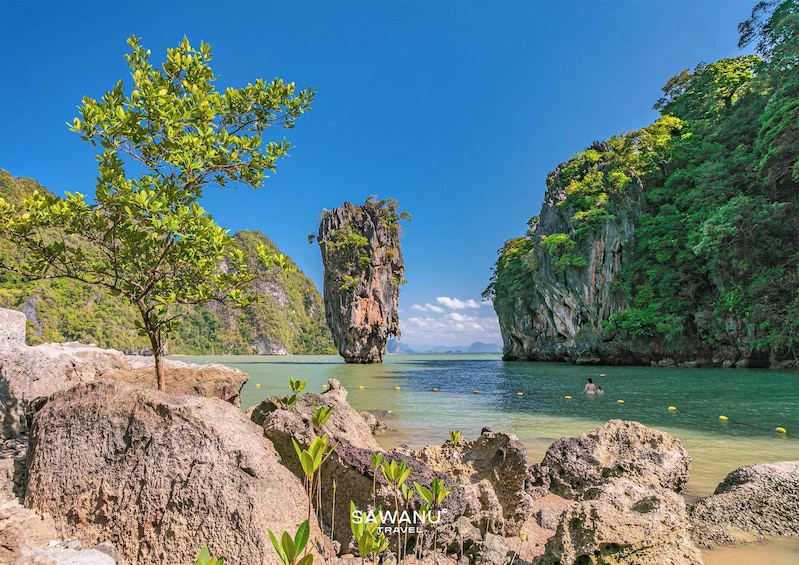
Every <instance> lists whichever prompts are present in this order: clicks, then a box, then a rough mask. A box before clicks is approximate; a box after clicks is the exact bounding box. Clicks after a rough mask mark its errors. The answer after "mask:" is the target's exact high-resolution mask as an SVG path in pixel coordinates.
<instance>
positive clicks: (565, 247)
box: [541, 233, 588, 272]
mask: <svg viewBox="0 0 799 565" xmlns="http://www.w3.org/2000/svg"><path fill="white" fill-rule="evenodd" d="M541 245H542V246H543V247H544V248H545V249H546V250H547V251H548V252H549V254H550V255H551V256H552V265H553V267H554V268H555V271H556V272H563V271H565V270H566V269H568V268H569V267H587V266H588V261H586V260H585V259H584V258H583V257H581V256H579V255H577V254H575V253H571V250H572V249H574V246H575V245H576V242H575V241H574V240H573V239H571V238H570V237H569V236H568V235H566V234H565V233H553V234H551V235H548V236H546V237H544V238H542V239H541Z"/></svg>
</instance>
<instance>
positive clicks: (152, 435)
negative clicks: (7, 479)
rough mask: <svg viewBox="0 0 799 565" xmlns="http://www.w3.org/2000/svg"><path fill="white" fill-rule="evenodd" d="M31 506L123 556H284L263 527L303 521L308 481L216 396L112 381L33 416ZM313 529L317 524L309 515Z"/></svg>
mask: <svg viewBox="0 0 799 565" xmlns="http://www.w3.org/2000/svg"><path fill="white" fill-rule="evenodd" d="M30 434H31V435H30V447H29V453H28V457H29V463H30V468H29V481H28V488H27V492H26V494H25V505H26V506H27V507H29V508H32V509H34V510H36V511H38V512H40V513H48V514H49V515H50V516H52V517H53V519H54V520H55V524H56V528H57V530H58V531H59V533H61V535H68V536H71V537H74V538H77V539H79V540H80V541H81V542H83V543H84V544H89V545H91V544H95V543H98V542H100V541H106V540H107V541H110V542H111V543H113V544H114V546H115V547H116V548H117V549H118V550H119V551H120V552H121V553H122V555H123V556H124V558H125V560H126V562H127V563H129V564H130V565H135V564H162V563H194V561H195V559H196V556H197V552H198V551H199V549H200V548H201V547H202V546H203V545H207V546H208V548H209V550H210V551H211V553H212V554H213V555H223V556H224V557H225V561H226V562H230V563H263V564H275V563H280V559H279V557H278V555H277V553H276V552H275V551H274V549H273V548H272V544H271V542H270V540H269V536H268V532H267V529H271V530H273V531H276V532H278V535H279V533H280V532H281V531H283V530H285V531H290V532H292V533H293V532H295V531H296V530H297V527H298V526H299V525H300V524H301V523H302V521H303V520H305V519H306V518H307V514H306V509H307V499H306V495H305V492H304V489H303V486H302V483H301V482H300V481H299V480H298V479H297V478H296V477H295V476H294V475H292V474H291V472H290V471H289V470H288V469H286V468H285V467H284V466H283V465H281V463H280V457H279V455H278V453H277V451H275V448H274V447H273V446H272V444H271V442H269V440H267V439H265V438H264V437H262V434H261V431H260V429H259V428H258V427H257V426H256V425H255V424H253V423H252V422H250V421H249V420H248V419H247V417H246V416H245V415H244V413H243V412H242V411H241V410H239V409H238V408H236V407H234V406H231V405H230V404H229V403H227V402H223V401H222V400H219V399H212V398H201V397H198V396H170V395H168V394H165V393H162V392H159V391H156V390H151V389H146V388H142V387H138V386H134V385H130V384H126V383H114V382H110V381H100V382H90V383H84V384H79V385H77V386H74V387H72V388H71V389H69V390H65V391H61V392H58V393H56V394H54V395H53V396H51V397H50V398H49V399H48V400H47V402H46V403H45V404H44V406H43V407H41V408H40V409H39V410H38V412H36V413H35V415H34V416H33V424H32V426H31V432H30ZM311 530H312V531H311V538H312V539H317V538H319V526H318V524H317V522H316V519H315V517H314V516H311Z"/></svg>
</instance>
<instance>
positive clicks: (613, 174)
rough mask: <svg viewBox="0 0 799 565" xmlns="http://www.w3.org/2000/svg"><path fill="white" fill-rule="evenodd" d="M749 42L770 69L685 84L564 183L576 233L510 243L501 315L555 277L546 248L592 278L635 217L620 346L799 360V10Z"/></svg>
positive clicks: (746, 63)
mask: <svg viewBox="0 0 799 565" xmlns="http://www.w3.org/2000/svg"><path fill="white" fill-rule="evenodd" d="M739 31H740V32H741V46H744V45H747V44H750V43H752V42H754V43H755V44H756V49H757V52H758V54H759V55H743V56H739V57H735V58H731V59H723V60H721V61H717V62H715V63H711V64H707V65H706V64H704V63H700V64H699V65H697V67H696V68H695V69H693V70H692V71H691V70H685V71H683V72H681V73H679V74H677V75H676V76H674V77H672V78H671V79H669V80H668V81H667V82H666V84H665V86H664V87H663V93H664V96H663V98H661V99H660V100H659V101H658V102H657V103H656V104H655V108H656V109H657V110H659V111H660V112H661V117H660V118H659V119H658V120H657V121H656V122H655V123H653V124H652V125H650V126H648V127H646V128H643V129H641V130H637V131H633V132H629V133H626V134H622V135H619V136H614V137H612V138H611V139H609V140H606V141H604V142H601V143H594V144H593V145H592V146H591V147H589V148H588V149H586V150H584V151H582V152H580V153H578V154H576V155H575V156H574V157H572V158H571V159H570V160H569V161H568V162H566V163H564V164H563V165H561V166H560V167H558V169H556V170H555V171H553V172H552V173H550V175H549V177H548V178H547V190H548V194H547V203H548V205H552V206H556V207H558V208H561V209H564V210H567V211H568V216H569V217H570V218H571V220H570V222H569V230H568V232H565V233H554V234H549V235H547V236H546V237H544V238H542V239H541V240H540V241H535V227H536V225H537V222H538V220H537V218H533V220H531V230H530V231H528V233H527V234H526V236H524V237H521V238H515V239H511V240H509V241H507V242H506V243H505V245H504V247H503V248H502V249H501V250H500V256H499V259H498V260H497V263H496V265H495V269H494V277H493V279H492V281H491V283H490V285H489V287H488V289H487V290H486V293H487V295H488V296H491V297H493V299H494V301H495V304H496V305H497V311H498V312H500V311H505V312H507V311H511V310H512V309H513V308H514V307H515V306H514V305H515V304H516V303H517V301H519V300H524V298H525V296H526V295H529V294H530V292H531V289H532V288H534V287H535V285H536V284H537V282H538V280H539V279H540V277H541V276H542V273H541V271H540V269H541V266H540V265H538V264H537V261H536V253H535V248H536V246H543V248H545V250H546V252H547V253H548V254H549V256H550V257H551V264H552V270H553V271H555V275H557V276H561V277H565V276H566V274H567V273H568V272H569V271H570V270H580V269H585V268H586V266H587V265H586V262H585V259H584V254H581V252H580V251H581V250H583V249H586V248H587V247H590V246H591V245H592V243H593V241H594V240H595V239H596V236H597V232H598V230H600V229H601V228H602V226H603V225H605V224H606V223H608V222H613V221H614V218H615V216H616V214H617V208H618V207H619V206H620V205H623V206H624V207H625V208H626V213H628V215H630V216H631V217H633V219H634V225H635V233H634V238H633V240H632V247H631V248H626V249H625V250H624V256H623V258H624V262H623V266H622V270H621V273H620V276H619V278H618V279H616V280H614V281H613V283H612V284H613V285H614V289H615V290H616V291H617V292H620V293H624V295H625V296H626V303H627V304H629V307H628V308H626V309H624V311H622V312H620V313H616V314H615V315H613V316H612V317H611V318H610V319H608V320H604V324H605V328H606V330H607V331H608V332H609V333H608V335H613V336H614V339H616V340H618V341H624V340H643V341H648V342H650V343H658V344H661V345H665V347H666V348H679V347H684V346H686V345H687V344H693V345H694V346H696V345H697V344H698V345H701V346H703V347H705V346H706V347H709V348H711V349H712V348H713V347H714V345H715V344H716V343H718V342H719V341H722V340H727V342H728V343H731V342H735V343H738V344H739V345H740V346H741V347H744V348H748V349H749V350H750V351H752V352H757V353H759V354H761V355H765V356H768V355H772V356H775V357H776V358H781V359H790V358H796V357H797V356H799V291H797V289H799V1H797V0H788V1H784V2H781V3H778V2H761V3H759V4H758V5H757V6H756V7H755V9H754V10H753V12H752V18H751V19H750V20H748V21H747V22H744V23H742V24H741V26H739ZM636 199H640V200H641V201H640V202H633V201H634V200H636ZM631 208H635V209H636V212H635V213H634V214H630V213H629V210H630V209H631ZM538 257H539V258H540V255H539V256H538ZM564 280H565V279H564ZM661 349H662V348H661Z"/></svg>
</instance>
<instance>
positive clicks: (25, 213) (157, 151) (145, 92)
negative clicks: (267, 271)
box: [0, 36, 315, 390]
mask: <svg viewBox="0 0 799 565" xmlns="http://www.w3.org/2000/svg"><path fill="white" fill-rule="evenodd" d="M128 45H129V46H130V48H131V51H130V53H129V54H127V55H126V56H125V59H126V60H127V62H128V66H129V67H130V70H131V76H132V79H133V85H132V86H133V88H132V89H131V91H130V94H126V93H125V88H124V86H123V82H122V81H119V82H118V83H117V84H116V85H115V86H114V88H113V89H112V90H111V91H109V92H106V94H105V95H104V96H103V97H102V99H101V100H100V101H97V100H94V99H91V98H88V97H85V98H84V99H83V103H82V105H81V106H80V107H79V110H80V118H75V120H74V122H73V123H72V124H70V125H71V130H72V131H74V132H76V133H78V134H80V136H81V138H82V139H83V140H84V141H88V142H90V143H91V144H92V146H93V147H98V146H99V148H100V150H101V152H100V153H98V154H97V155H96V159H97V162H98V178H97V185H96V189H95V199H94V201H93V202H91V203H88V202H86V200H85V197H84V195H82V194H80V193H67V195H66V197H65V198H58V197H56V196H52V195H44V194H41V193H38V192H37V193H34V194H33V195H32V196H30V197H29V198H26V199H25V201H24V202H23V204H22V206H15V205H12V204H9V203H7V202H5V201H4V200H2V199H1V198H0V237H2V238H4V239H7V240H9V241H10V242H12V243H13V245H12V246H10V247H9V248H8V249H7V250H6V251H4V253H3V255H4V256H2V257H0V263H2V265H3V266H4V267H6V268H8V269H10V270H13V271H16V272H18V273H21V274H23V275H25V276H27V277H30V278H38V279H42V278H56V277H67V278H72V279H76V280H80V281H83V282H86V283H90V284H97V285H101V286H104V287H106V288H109V289H110V290H111V291H112V292H113V293H114V294H118V295H121V296H123V297H124V298H126V299H127V300H129V301H130V302H131V303H132V304H134V305H135V307H136V308H137V310H138V311H139V313H140V315H141V319H140V320H137V322H136V326H137V328H138V329H139V331H140V333H141V334H142V335H144V336H146V337H147V338H148V339H149V341H150V344H151V348H152V352H153V355H154V357H155V372H156V377H157V382H158V388H159V389H160V390H165V382H164V374H163V367H162V356H163V349H164V347H163V346H164V340H165V337H166V335H167V334H168V333H169V332H171V331H172V330H173V329H174V328H175V322H176V320H177V318H178V317H179V316H180V313H179V311H178V310H177V309H176V306H177V305H179V304H201V303H204V302H208V301H209V300H230V301H232V302H234V303H237V304H246V303H247V302H248V301H251V300H252V298H251V297H249V296H248V295H247V294H246V293H245V292H244V287H245V286H246V285H247V284H248V283H249V282H250V281H251V280H252V275H251V273H250V270H249V269H248V268H247V264H246V256H245V254H244V252H243V251H241V250H240V249H237V248H235V247H234V245H233V239H232V238H231V237H230V236H229V235H228V233H227V231H226V230H225V229H223V228H222V227H220V226H219V225H217V224H216V223H215V222H214V220H213V218H212V217H211V216H210V215H209V214H208V213H207V212H206V211H205V210H204V209H203V208H202V207H201V206H200V204H199V199H200V198H201V196H202V191H203V189H204V188H205V187H207V186H220V187H221V186H225V185H226V184H227V183H229V182H235V183H242V184H244V185H247V186H250V187H252V188H258V187H260V186H261V185H262V184H263V182H264V179H265V178H266V174H265V171H267V170H268V171H272V172H274V170H275V165H276V162H277V160H278V159H280V158H282V157H284V156H285V155H286V153H287V151H288V149H289V147H290V144H289V143H288V141H286V140H285V139H284V140H282V141H277V142H275V141H269V142H268V143H266V144H264V142H263V139H262V134H263V132H264V130H265V129H266V128H267V127H269V126H273V125H279V126H282V127H284V128H292V127H294V123H295V121H296V119H297V118H298V117H299V116H300V115H301V114H303V113H304V112H305V111H308V110H310V104H311V102H312V101H313V98H314V94H315V90H312V89H310V88H307V89H305V90H301V91H297V90H296V88H295V86H294V84H293V83H284V82H283V81H282V80H280V79H275V80H273V81H272V82H271V83H266V82H265V81H264V80H263V79H258V80H257V81H255V84H248V85H247V86H246V87H244V88H240V89H235V88H228V89H226V90H225V91H224V92H217V91H216V90H215V88H214V84H213V83H214V80H215V78H216V77H215V76H214V74H213V72H212V71H211V68H210V67H209V65H208V63H209V61H210V60H211V57H212V55H211V47H210V45H208V44H205V43H201V45H200V48H199V50H196V49H194V48H192V47H191V45H190V44H189V41H188V40H187V39H185V38H184V39H183V41H182V43H181V44H180V45H179V46H178V47H174V48H170V49H168V50H167V58H166V62H165V63H164V64H163V65H162V66H161V67H160V68H158V67H153V66H152V65H151V64H150V61H149V58H150V51H149V50H146V49H144V48H143V47H142V46H141V45H140V40H139V39H138V38H136V37H135V36H134V37H131V38H130V39H128ZM259 255H261V257H262V259H263V260H265V261H267V262H270V261H271V262H277V263H280V259H281V258H276V257H273V256H271V254H270V253H269V252H268V251H266V249H265V248H261V249H260V250H259ZM283 260H285V259H284V258H283Z"/></svg>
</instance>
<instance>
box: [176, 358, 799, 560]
mask: <svg viewBox="0 0 799 565" xmlns="http://www.w3.org/2000/svg"><path fill="white" fill-rule="evenodd" d="M180 359H181V360H186V361H192V362H201V363H211V362H215V363H222V364H225V365H228V366H231V367H236V368H239V369H241V370H243V371H245V372H246V373H248V374H249V375H250V377H251V378H250V380H249V382H248V383H247V384H246V385H245V387H244V390H243V391H242V397H243V405H244V407H245V408H247V407H249V406H252V405H254V404H257V403H258V402H260V401H261V400H262V399H263V398H265V397H267V396H271V395H274V394H286V393H287V392H288V379H289V377H290V376H291V377H295V378H299V379H307V380H308V385H307V388H306V390H310V391H321V390H322V385H323V384H324V383H326V382H327V380H328V379H329V378H335V379H338V380H339V381H340V382H341V383H342V384H343V385H344V386H345V387H346V388H347V390H348V391H349V396H348V400H349V401H350V403H351V404H352V406H353V407H354V408H356V409H357V410H370V411H373V412H376V413H378V417H379V418H380V419H382V420H383V421H386V422H387V423H388V425H389V428H390V431H389V433H387V434H385V435H383V436H379V437H378V441H379V442H380V443H381V444H382V445H383V446H384V447H385V448H391V447H394V446H396V445H397V444H399V443H406V444H408V445H410V446H411V447H421V446H423V445H426V444H435V443H443V442H444V441H445V440H446V439H447V437H448V435H449V430H459V431H460V432H461V433H462V434H463V436H464V437H465V438H466V439H474V438H475V437H477V436H478V435H479V433H480V430H481V429H482V428H483V427H484V426H489V427H490V428H492V429H493V430H496V431H504V432H511V433H514V434H516V435H517V436H518V437H519V439H520V440H521V441H522V442H523V443H524V444H525V445H526V447H527V449H528V451H529V459H530V461H531V462H536V461H540V460H541V458H542V457H543V455H544V452H545V451H546V449H547V447H549V445H550V444H551V443H552V442H553V441H554V440H556V439H558V438H560V437H563V436H573V435H580V434H583V433H585V432H586V431H588V430H590V429H592V428H595V427H597V426H600V425H602V424H603V423H604V422H606V421H607V420H609V419H612V418H622V419H625V420H636V421H638V422H641V423H642V424H645V425H647V426H651V427H655V428H658V429H660V430H663V431H666V432H668V433H670V434H672V435H674V436H675V437H678V438H680V439H681V440H682V442H683V445H684V446H685V448H686V449H687V450H688V453H689V454H690V455H691V459H692V466H691V479H690V481H689V483H688V486H687V497H688V498H689V499H691V498H692V497H700V496H706V495H708V494H711V493H712V492H713V490H714V489H715V487H716V485H717V484H718V483H719V482H721V480H722V479H723V478H724V477H725V476H726V475H727V473H729V472H730V471H732V470H734V469H736V468H737V467H740V466H742V465H751V464H754V463H765V462H769V461H782V460H799V373H796V372H775V371H765V370H763V371H761V370H740V369H735V370H724V369H665V368H650V367H577V366H572V365H567V364H555V363H521V362H503V361H502V360H501V359H500V358H499V356H497V355H456V356H443V355H418V356H409V355H393V356H388V357H386V358H385V360H384V362H383V364H381V365H347V364H345V363H344V362H343V361H342V360H341V358H340V357H338V356H288V357H286V356H221V357H219V356H203V357H189V358H186V357H180ZM588 377H591V378H593V379H594V382H596V383H598V384H600V385H602V387H603V388H604V389H605V390H606V393H605V394H604V395H603V396H596V397H585V396H581V394H580V392H581V391H582V389H583V386H584V384H585V382H586V379H587V378H588ZM257 385H260V387H258V386H257ZM360 387H363V388H360ZM395 387H399V390H397V389H396V388H395ZM433 388H437V389H438V392H432V389H433ZM475 391H477V394H475ZM518 392H522V393H523V394H522V396H519V395H518V394H517V393H518ZM565 396H571V397H572V399H571V400H567V399H566V398H565ZM620 399H621V400H624V404H619V403H618V402H617V400H620ZM670 406H673V407H675V408H676V409H677V410H676V411H670V410H669V409H668V408H669V407H670ZM721 415H724V416H727V421H722V420H719V416H721ZM777 427H783V428H785V429H786V430H787V431H788V433H787V434H781V433H777V432H776V431H775V428H777ZM704 557H705V562H706V564H707V565H714V564H722V563H724V564H730V565H732V564H738V563H770V564H774V565H781V564H783V563H784V564H786V565H787V564H788V563H790V564H795V563H799V541H787V542H785V541H780V542H776V543H769V544H757V545H751V546H745V547H739V548H725V549H722V550H714V551H709V552H705V553H704Z"/></svg>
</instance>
